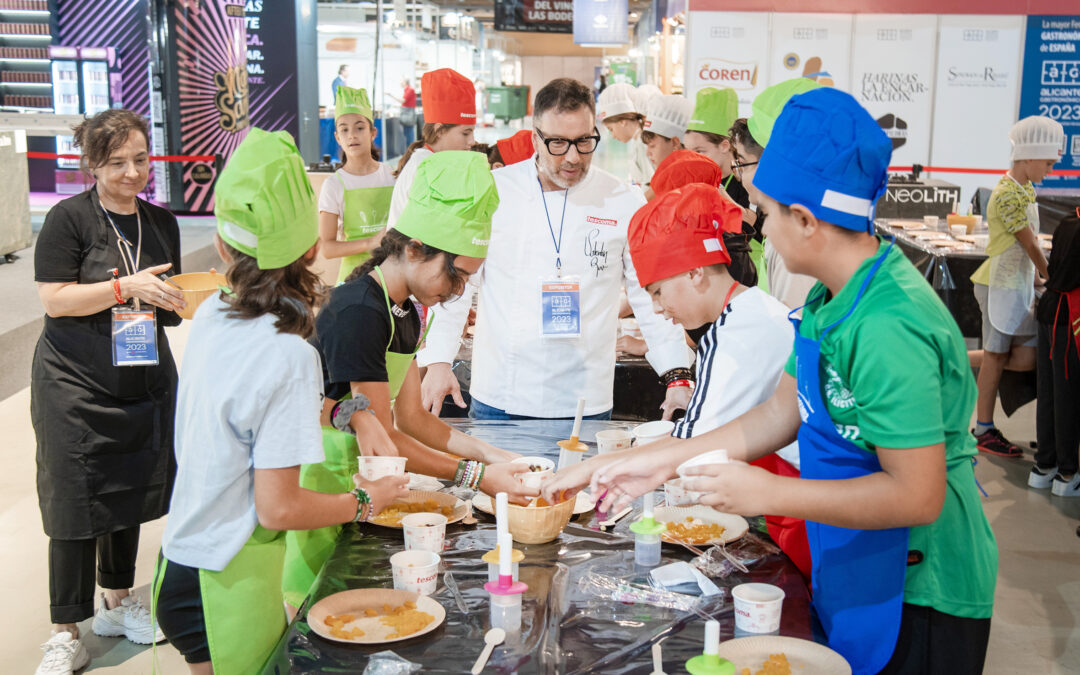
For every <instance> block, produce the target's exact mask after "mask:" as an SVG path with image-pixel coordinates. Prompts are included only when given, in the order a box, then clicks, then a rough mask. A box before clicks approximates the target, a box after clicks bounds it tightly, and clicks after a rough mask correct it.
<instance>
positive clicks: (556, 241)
mask: <svg viewBox="0 0 1080 675" xmlns="http://www.w3.org/2000/svg"><path fill="white" fill-rule="evenodd" d="M536 184H537V185H539V186H540V201H541V202H542V203H543V204H544V216H545V217H546V218H547V225H548V232H550V233H551V243H552V244H555V271H556V272H557V273H558V274H559V275H560V276H561V275H562V258H561V257H559V255H560V252H561V249H562V232H563V223H565V222H566V200H567V198H568V197H569V195H570V188H566V190H565V191H564V192H563V201H562V216H561V217H560V218H559V238H558V239H555V228H554V227H552V226H551V214H550V213H548V207H547V198H546V197H544V184H543V183H541V182H540V177H539V176H537V177H536Z"/></svg>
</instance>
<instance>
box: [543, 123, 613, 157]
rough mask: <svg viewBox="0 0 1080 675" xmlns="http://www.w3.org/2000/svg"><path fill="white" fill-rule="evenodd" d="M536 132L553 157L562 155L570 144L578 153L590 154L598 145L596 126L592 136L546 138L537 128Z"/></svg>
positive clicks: (598, 136)
mask: <svg viewBox="0 0 1080 675" xmlns="http://www.w3.org/2000/svg"><path fill="white" fill-rule="evenodd" d="M536 134H537V135H538V136H540V140H542V141H543V142H544V146H546V147H547V151H548V154H549V155H553V156H555V157H562V156H563V155H565V154H566V153H568V152H570V146H571V145H573V146H574V147H575V148H577V151H578V153H580V154H582V155H590V154H592V153H594V152H596V147H597V146H598V145H600V134H599V133H597V129H596V127H593V135H592V136H581V137H580V138H547V137H546V136H544V132H542V131H540V130H539V129H537V130H536Z"/></svg>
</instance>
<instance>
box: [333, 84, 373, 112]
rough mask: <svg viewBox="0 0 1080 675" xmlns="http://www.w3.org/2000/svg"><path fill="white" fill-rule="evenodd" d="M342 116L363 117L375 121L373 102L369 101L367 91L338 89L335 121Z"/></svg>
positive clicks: (346, 88) (348, 88)
mask: <svg viewBox="0 0 1080 675" xmlns="http://www.w3.org/2000/svg"><path fill="white" fill-rule="evenodd" d="M342 115H363V116H364V117H366V118H368V119H369V120H370V119H374V115H372V113H371V101H370V100H368V95H367V89H353V88H352V87H338V88H337V102H336V103H335V104H334V119H335V120H337V118H339V117H341V116H342Z"/></svg>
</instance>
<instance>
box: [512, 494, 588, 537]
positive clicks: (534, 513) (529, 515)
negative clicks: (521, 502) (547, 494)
mask: <svg viewBox="0 0 1080 675" xmlns="http://www.w3.org/2000/svg"><path fill="white" fill-rule="evenodd" d="M574 502H575V500H573V499H566V500H563V501H562V502H559V503H558V504H555V505H554V506H517V505H516V504H510V508H509V510H508V511H509V512H508V514H507V515H508V516H509V519H510V522H509V528H510V534H511V535H512V536H513V537H514V541H516V542H519V543H522V544H546V543H547V542H549V541H552V540H554V539H556V538H558V536H559V535H560V534H562V531H563V528H565V527H566V524H567V523H569V522H570V517H571V516H573V515H574Z"/></svg>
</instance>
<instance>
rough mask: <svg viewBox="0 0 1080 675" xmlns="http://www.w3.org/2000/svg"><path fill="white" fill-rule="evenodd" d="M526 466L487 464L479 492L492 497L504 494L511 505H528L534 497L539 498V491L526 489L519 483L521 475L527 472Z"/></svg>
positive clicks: (519, 464) (502, 463)
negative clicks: (500, 493)
mask: <svg viewBox="0 0 1080 675" xmlns="http://www.w3.org/2000/svg"><path fill="white" fill-rule="evenodd" d="M528 470H529V467H528V465H527V464H521V463H518V464H514V463H513V462H501V463H499V464H488V465H487V466H486V467H485V468H484V478H483V480H481V481H480V490H481V491H483V492H484V493H486V494H489V495H491V496H492V497H494V496H495V495H496V494H497V493H499V492H505V493H506V496H507V499H509V501H510V503H511V504H520V505H525V504H528V503H529V501H530V500H532V499H533V498H534V497H537V496H539V494H540V491H539V490H537V489H535V488H527V487H525V485H524V484H523V483H522V482H521V474H523V473H526V472H528Z"/></svg>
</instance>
